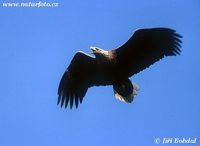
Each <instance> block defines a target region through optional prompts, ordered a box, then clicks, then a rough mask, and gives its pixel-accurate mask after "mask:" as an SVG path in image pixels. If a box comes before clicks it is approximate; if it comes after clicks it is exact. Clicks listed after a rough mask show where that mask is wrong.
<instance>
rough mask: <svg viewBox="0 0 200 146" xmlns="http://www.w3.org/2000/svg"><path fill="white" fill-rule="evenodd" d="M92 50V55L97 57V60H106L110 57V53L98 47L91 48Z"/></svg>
mask: <svg viewBox="0 0 200 146" xmlns="http://www.w3.org/2000/svg"><path fill="white" fill-rule="evenodd" d="M90 49H91V50H92V54H94V55H95V56H96V58H105V57H107V56H108V51H106V50H103V49H100V48H98V47H90Z"/></svg>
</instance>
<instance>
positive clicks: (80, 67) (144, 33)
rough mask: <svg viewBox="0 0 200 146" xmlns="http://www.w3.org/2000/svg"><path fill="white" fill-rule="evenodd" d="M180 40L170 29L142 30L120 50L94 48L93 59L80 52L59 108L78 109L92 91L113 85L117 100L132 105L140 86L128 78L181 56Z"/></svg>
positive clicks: (66, 77)
mask: <svg viewBox="0 0 200 146" xmlns="http://www.w3.org/2000/svg"><path fill="white" fill-rule="evenodd" d="M181 38H182V36H181V35H179V34H178V33H176V31H175V30H173V29H169V28H151V29H139V30H136V31H135V33H134V34H133V35H132V37H131V38H130V39H129V40H128V41H127V42H126V43H125V44H123V45H122V46H121V47H119V48H117V49H112V50H109V51H107V50H103V49H100V48H98V47H91V50H92V52H93V53H92V54H94V57H93V56H90V55H88V54H86V53H84V52H81V51H79V52H77V53H76V54H75V56H74V57H73V59H72V61H71V63H70V65H69V66H68V68H67V70H66V71H65V72H64V74H63V76H62V78H61V81H60V84H59V87H58V101H57V104H60V105H61V107H62V106H63V105H65V108H66V107H67V105H68V102H70V108H72V107H73V103H75V106H76V108H77V107H78V104H79V102H80V103H82V100H83V97H84V96H85V94H86V92H87V90H88V88H89V87H92V86H105V85H113V90H114V95H115V97H116V98H117V99H119V100H121V101H124V102H128V103H131V102H132V101H133V98H134V96H135V95H136V94H137V93H136V92H137V90H138V86H137V85H136V84H135V83H133V82H131V81H130V80H129V77H131V76H132V75H134V74H137V73H139V72H140V71H142V70H144V69H146V68H148V67H149V66H150V65H152V64H154V63H155V62H157V61H159V60H160V59H162V58H164V57H165V56H176V55H179V54H180V52H181V50H180V47H181V45H180V44H181V43H182V41H181V40H180V39H181Z"/></svg>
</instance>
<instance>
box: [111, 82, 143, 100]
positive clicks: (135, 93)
mask: <svg viewBox="0 0 200 146" xmlns="http://www.w3.org/2000/svg"><path fill="white" fill-rule="evenodd" d="M132 85H133V91H132V93H131V94H130V95H128V96H126V97H123V96H121V95H120V94H118V93H117V92H116V91H115V90H114V94H115V98H116V99H118V100H120V101H122V102H128V103H131V102H132V101H133V99H134V97H135V96H136V95H137V91H138V90H139V87H138V85H137V84H135V83H134V82H132Z"/></svg>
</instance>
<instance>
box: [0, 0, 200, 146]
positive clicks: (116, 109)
mask: <svg viewBox="0 0 200 146" xmlns="http://www.w3.org/2000/svg"><path fill="white" fill-rule="evenodd" d="M0 2H1V4H2V2H3V0H1V1H0ZM4 2H5V1H4ZM9 2H10V1H9ZM14 2H17V1H14ZM20 2H22V1H20ZM32 2H34V1H32ZM37 2H38V1H37ZM48 2H58V3H59V7H57V8H20V7H18V8H16V7H15V8H5V7H0V19H1V20H0V26H1V29H0V42H1V43H0V67H1V72H0V74H1V75H0V81H1V82H0V89H1V90H0V91H1V95H0V146H27V145H28V146H44V145H46V146H80V145H81V146H122V145H123V146H133V145H137V146H154V145H156V144H155V143H154V139H155V138H156V137H158V138H160V139H161V140H162V138H167V137H172V138H176V137H178V138H198V140H200V139H199V138H200V130H199V129H200V125H199V123H200V119H199V111H200V104H199V103H200V99H199V97H200V93H199V87H200V82H199V80H200V76H199V74H200V70H199V62H200V59H199V58H200V56H199V55H200V51H199V48H200V42H199V38H200V29H199V26H200V19H199V18H200V13H199V10H200V2H199V0H193V1H182V0H165V1H160V0H148V1H147V0H137V1H136V0H134V1H133V0H119V1H114V0H109V1H108V0H96V1H92V0H85V1H84V2H83V1H82V2H81V1H77V0H73V1H72V0H71V1H65V2H64V1H61V0H57V1H55V0H52V1H48ZM146 27H169V28H173V29H175V30H177V32H178V33H180V34H181V35H182V36H183V39H182V41H183V44H182V54H181V55H180V56H178V57H168V58H165V59H163V60H161V61H160V62H157V63H156V64H154V65H153V66H151V67H150V68H148V69H146V70H144V71H143V72H141V73H139V74H137V75H135V76H133V77H132V78H131V80H134V81H135V82H136V83H137V84H138V85H139V86H140V91H139V92H138V95H137V97H136V99H135V100H134V102H133V103H131V104H125V103H122V102H120V101H118V100H116V99H115V98H114V96H113V90H112V87H111V86H107V87H93V88H90V89H89V91H88V92H87V94H86V96H85V98H84V100H83V103H82V104H81V105H80V106H79V108H78V109H73V110H69V109H61V108H60V107H58V106H57V105H56V101H57V87H58V84H59V81H60V78H61V76H62V74H63V72H64V70H65V69H66V67H67V66H68V65H69V63H70V61H71V59H72V57H73V55H74V54H75V52H77V51H78V50H82V51H84V52H86V53H90V50H89V47H90V46H98V47H101V48H104V49H112V48H115V47H118V46H120V45H121V44H123V43H124V42H125V41H126V40H127V39H128V38H129V37H130V36H131V35H132V33H133V32H134V31H135V29H138V28H146ZM160 145H161V144H160ZM170 145H173V144H170ZM185 145H187V144H185ZM194 145H195V144H194ZM196 145H197V144H196ZM198 145H199V141H198Z"/></svg>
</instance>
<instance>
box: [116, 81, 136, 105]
mask: <svg viewBox="0 0 200 146" xmlns="http://www.w3.org/2000/svg"><path fill="white" fill-rule="evenodd" d="M113 90H114V94H115V98H116V99H118V100H120V101H123V102H128V103H131V102H132V101H133V99H134V96H135V95H137V91H138V90H139V87H138V86H137V85H136V84H135V83H134V82H132V83H131V81H130V80H129V79H127V80H125V81H123V82H120V83H117V84H114V85H113Z"/></svg>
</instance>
